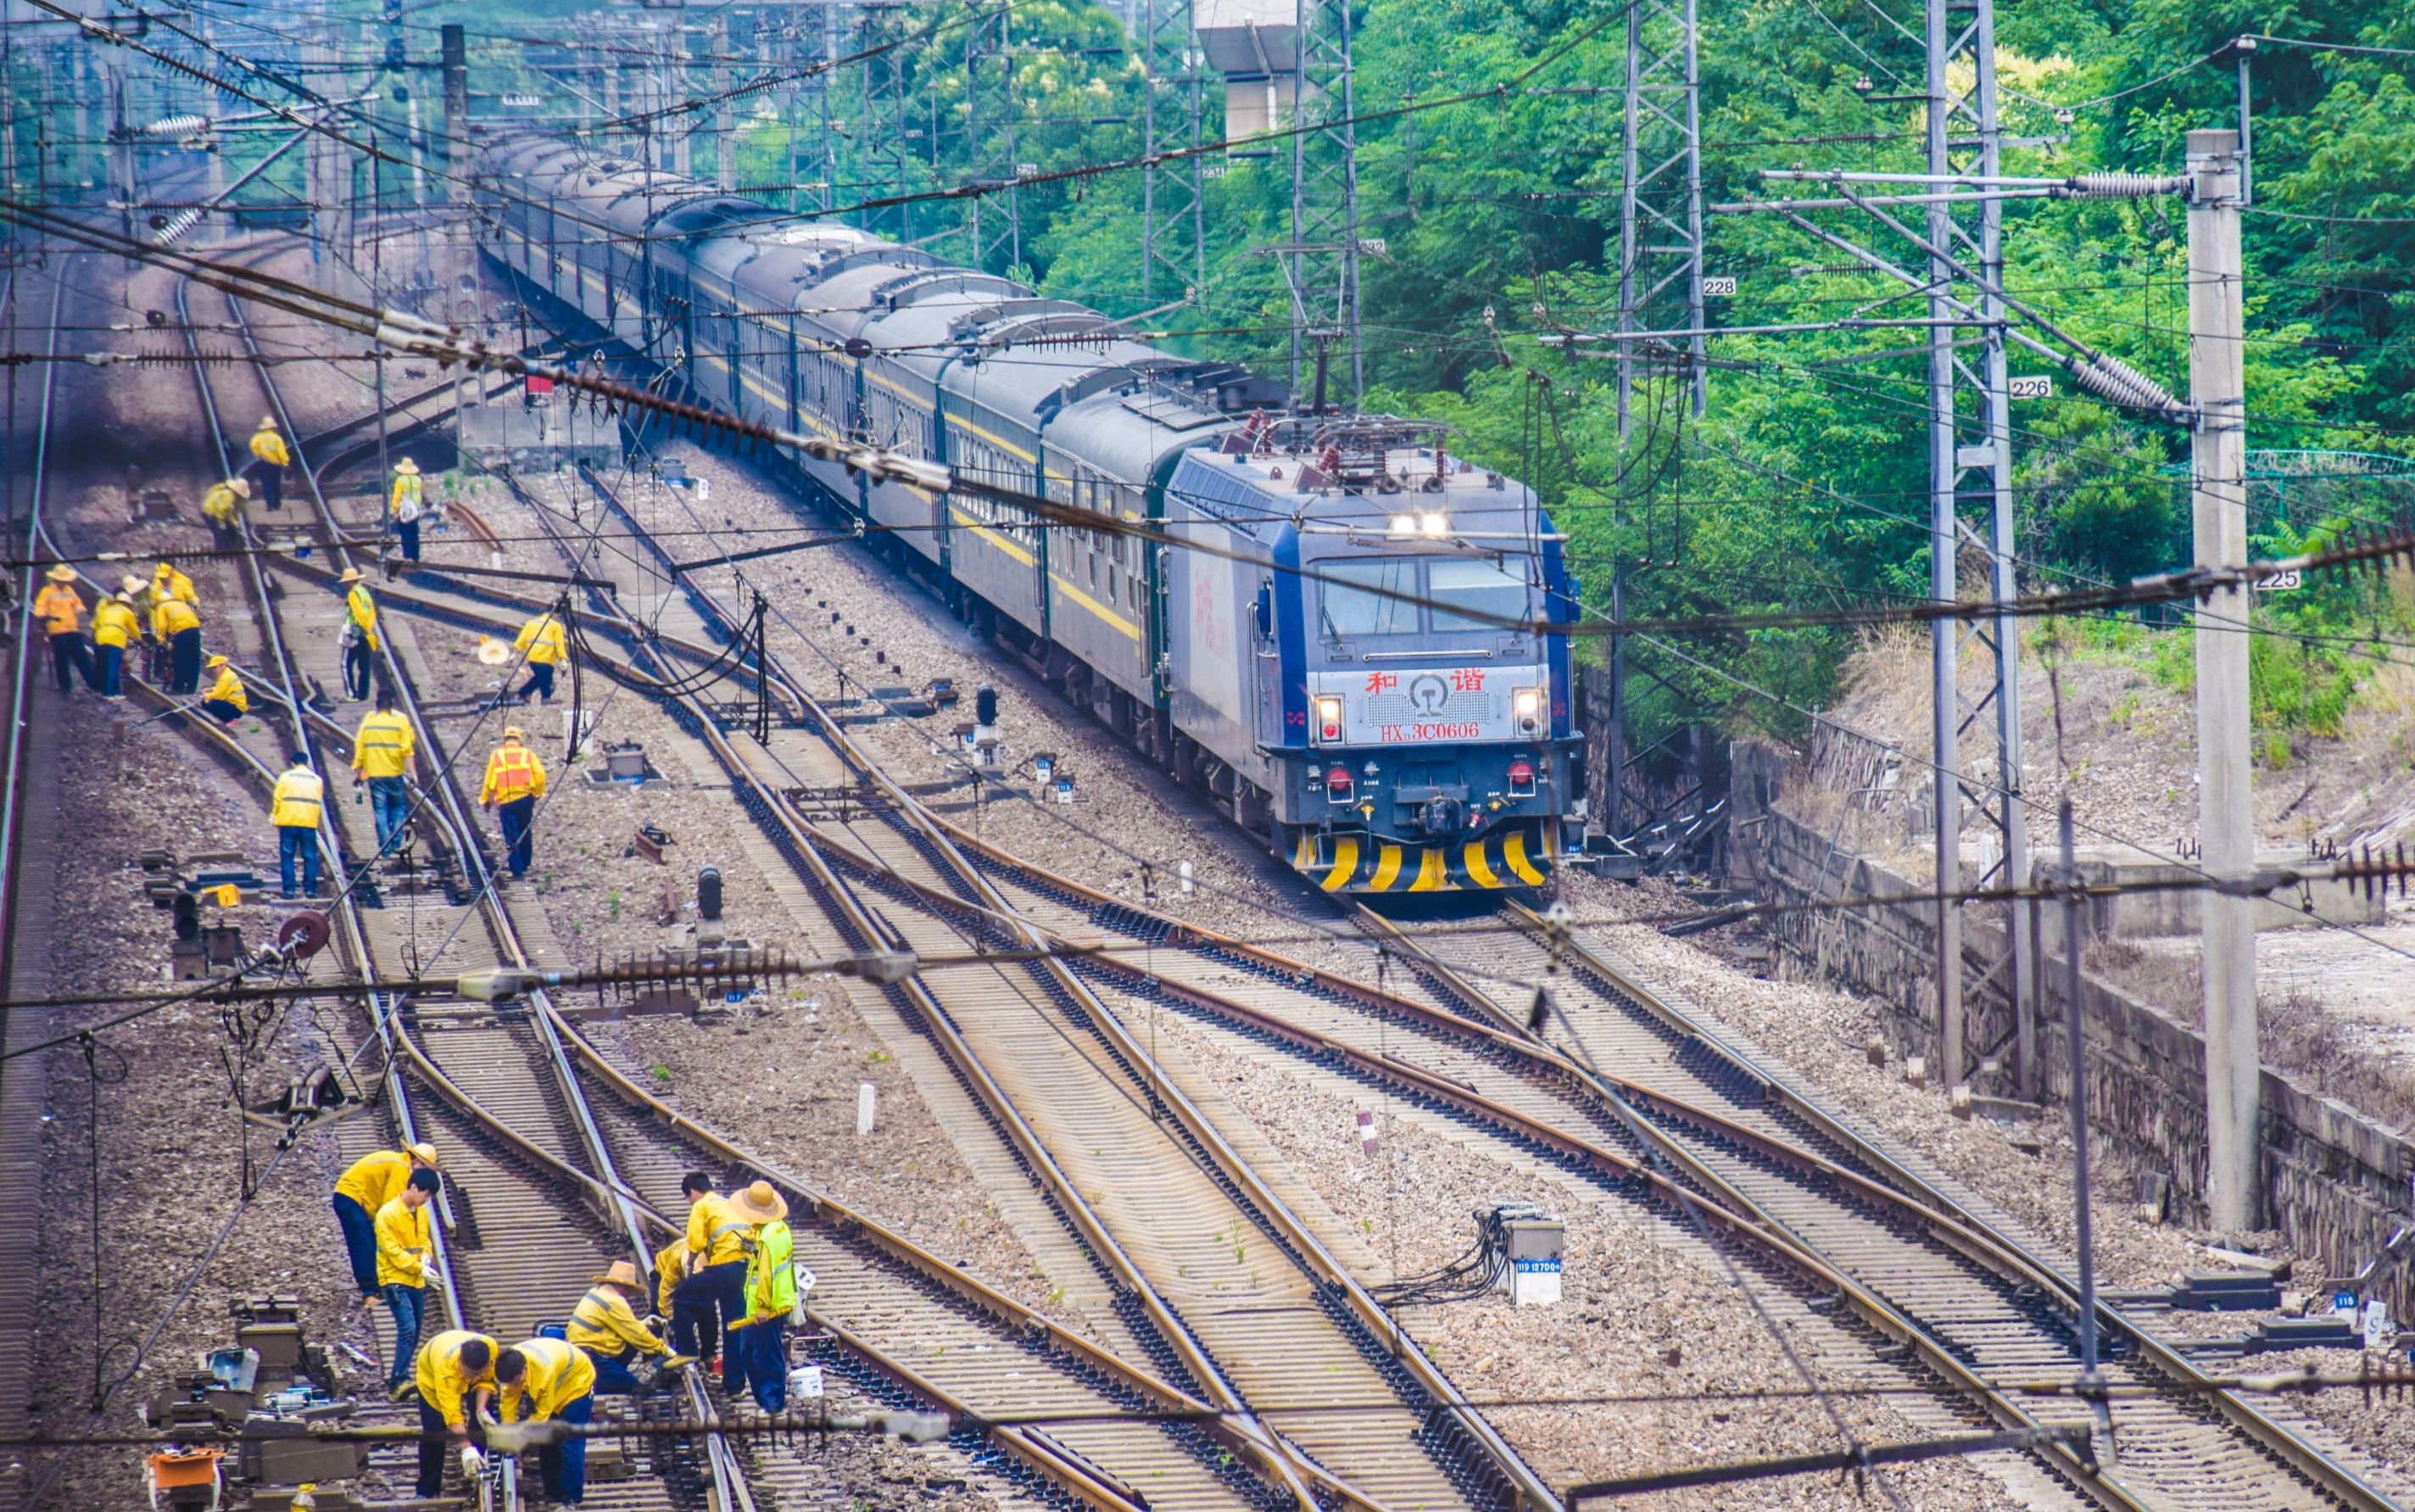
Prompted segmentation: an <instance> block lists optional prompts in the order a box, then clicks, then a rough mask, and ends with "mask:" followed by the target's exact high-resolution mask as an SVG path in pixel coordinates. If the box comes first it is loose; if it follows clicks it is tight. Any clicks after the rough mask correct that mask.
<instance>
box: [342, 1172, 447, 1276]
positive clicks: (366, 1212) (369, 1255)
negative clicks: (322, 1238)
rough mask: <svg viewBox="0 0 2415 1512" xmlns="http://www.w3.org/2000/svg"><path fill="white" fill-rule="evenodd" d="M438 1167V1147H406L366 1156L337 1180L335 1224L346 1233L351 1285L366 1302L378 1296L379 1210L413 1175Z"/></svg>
mask: <svg viewBox="0 0 2415 1512" xmlns="http://www.w3.org/2000/svg"><path fill="white" fill-rule="evenodd" d="M436 1166H437V1160H436V1146H435V1145H428V1144H418V1145H404V1146H403V1147H402V1148H401V1149H398V1150H378V1151H376V1152H374V1153H372V1154H368V1155H364V1156H362V1157H361V1158H360V1159H359V1160H354V1161H353V1163H352V1164H351V1165H349V1166H347V1167H345V1169H344V1174H343V1175H340V1176H338V1177H337V1178H336V1199H335V1207H336V1222H337V1224H338V1226H339V1227H341V1228H342V1229H343V1231H344V1252H345V1254H346V1255H348V1256H349V1257H351V1260H352V1262H353V1284H354V1285H355V1286H358V1287H359V1288H360V1291H361V1300H362V1301H364V1302H367V1301H370V1300H372V1299H374V1298H375V1297H376V1296H377V1295H378V1279H377V1213H378V1210H379V1209H380V1208H383V1206H385V1205H386V1204H388V1203H390V1202H392V1201H394V1200H395V1199H396V1198H397V1197H399V1196H401V1195H402V1189H403V1188H405V1187H407V1186H409V1185H410V1184H411V1173H413V1171H433V1170H435V1169H436Z"/></svg>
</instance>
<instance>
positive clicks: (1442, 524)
mask: <svg viewBox="0 0 2415 1512" xmlns="http://www.w3.org/2000/svg"><path fill="white" fill-rule="evenodd" d="M1418 524H1419V525H1420V526H1421V527H1423V528H1424V530H1425V532H1426V533H1427V534H1428V535H1448V534H1449V533H1450V516H1448V515H1444V514H1433V515H1427V516H1422V517H1420V518H1419V519H1418Z"/></svg>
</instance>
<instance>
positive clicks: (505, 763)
mask: <svg viewBox="0 0 2415 1512" xmlns="http://www.w3.org/2000/svg"><path fill="white" fill-rule="evenodd" d="M527 739H528V735H527V732H526V731H524V730H522V729H521V728H520V727H519V726H517V725H506V726H503V744H501V745H499V746H497V747H495V754H494V755H493V756H488V758H487V781H486V783H485V785H484V786H481V787H480V788H479V789H478V803H479V806H480V807H482V808H490V809H493V810H494V811H495V820H496V822H497V823H498V824H500V825H501V826H502V827H503V850H504V860H505V861H507V862H508V863H509V865H510V866H511V869H512V876H515V877H519V876H527V875H528V869H529V861H530V859H531V857H532V854H533V852H534V849H535V846H533V845H532V843H531V841H530V838H529V826H530V821H531V820H532V819H533V818H534V817H535V816H536V801H537V800H538V799H540V798H543V797H544V796H545V763H544V762H542V761H539V760H538V759H537V758H536V753H535V752H534V751H532V750H530V749H529V748H528V746H527V745H526V744H524V743H523V742H524V741H526V740H527Z"/></svg>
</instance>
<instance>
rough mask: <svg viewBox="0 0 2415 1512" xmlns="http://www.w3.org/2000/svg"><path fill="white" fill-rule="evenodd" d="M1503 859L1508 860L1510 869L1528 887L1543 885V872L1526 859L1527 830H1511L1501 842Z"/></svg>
mask: <svg viewBox="0 0 2415 1512" xmlns="http://www.w3.org/2000/svg"><path fill="white" fill-rule="evenodd" d="M1501 859H1502V860H1504V861H1508V863H1509V869H1510V870H1511V871H1513V872H1515V873H1517V874H1518V880H1520V881H1522V882H1523V883H1525V884H1526V885H1527V886H1528V887H1536V888H1538V887H1541V886H1542V885H1543V874H1542V873H1541V872H1540V871H1539V870H1538V869H1537V868H1536V865H1535V863H1534V862H1533V861H1528V860H1527V859H1526V831H1523V830H1512V831H1509V834H1508V838H1506V839H1504V840H1503V841H1502V842H1501Z"/></svg>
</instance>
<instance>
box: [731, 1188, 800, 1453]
mask: <svg viewBox="0 0 2415 1512" xmlns="http://www.w3.org/2000/svg"><path fill="white" fill-rule="evenodd" d="M729 1210H730V1212H731V1213H733V1214H735V1215H736V1216H737V1217H739V1218H741V1219H743V1220H745V1221H746V1222H748V1223H749V1224H752V1225H753V1226H754V1231H755V1232H754V1233H753V1234H752V1235H749V1238H748V1244H747V1250H746V1292H745V1298H746V1315H745V1316H744V1317H742V1318H740V1319H739V1320H738V1321H737V1322H735V1323H732V1324H731V1325H729V1328H728V1336H729V1338H728V1342H727V1343H726V1344H724V1345H723V1346H722V1348H723V1351H724V1353H723V1355H722V1362H723V1363H722V1368H721V1384H722V1389H724V1390H726V1391H727V1392H728V1393H729V1394H730V1395H731V1396H732V1397H735V1396H737V1395H738V1390H739V1387H740V1386H741V1385H745V1386H748V1387H751V1388H752V1389H753V1391H754V1393H755V1405H756V1406H757V1407H760V1408H762V1409H763V1410H764V1411H765V1412H767V1413H779V1412H786V1411H787V1407H788V1351H787V1323H788V1313H789V1310H791V1309H793V1308H794V1307H795V1306H796V1305H797V1277H796V1271H795V1268H794V1266H793V1265H792V1264H791V1262H792V1260H793V1259H794V1257H795V1253H796V1245H795V1241H794V1240H793V1238H792V1237H791V1236H790V1235H789V1233H788V1224H787V1217H788V1205H787V1201H786V1200H785V1199H784V1198H782V1197H781V1195H780V1194H779V1192H778V1191H777V1190H773V1188H772V1184H771V1183H770V1182H768V1181H757V1182H756V1183H755V1184H754V1185H752V1186H750V1187H747V1188H745V1189H744V1190H741V1191H736V1192H732V1193H731V1194H730V1197H729Z"/></svg>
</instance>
